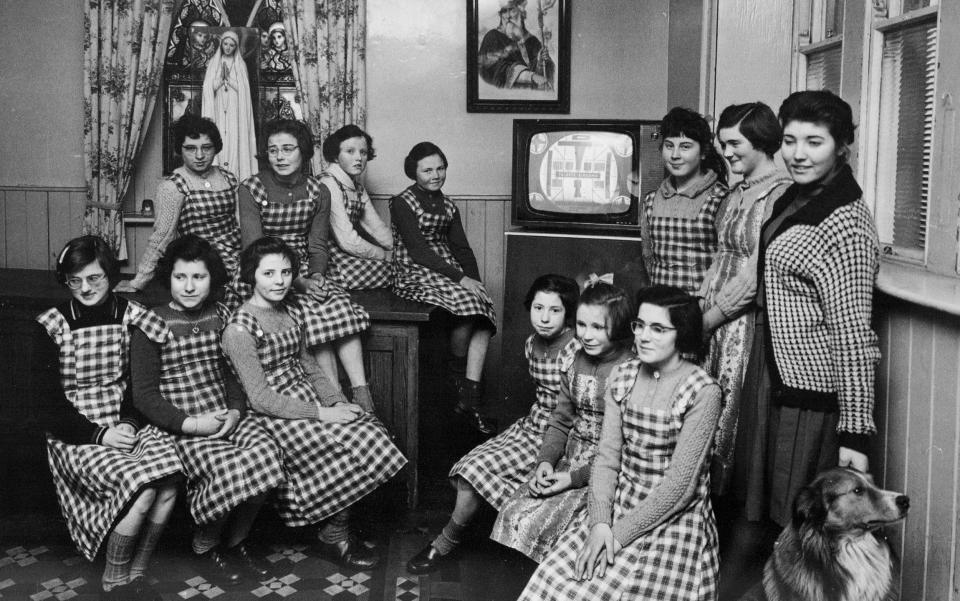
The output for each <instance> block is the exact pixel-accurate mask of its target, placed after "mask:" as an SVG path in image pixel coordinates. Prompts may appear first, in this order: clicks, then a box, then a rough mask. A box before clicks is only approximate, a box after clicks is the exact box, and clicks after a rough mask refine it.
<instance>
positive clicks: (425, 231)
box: [390, 142, 497, 434]
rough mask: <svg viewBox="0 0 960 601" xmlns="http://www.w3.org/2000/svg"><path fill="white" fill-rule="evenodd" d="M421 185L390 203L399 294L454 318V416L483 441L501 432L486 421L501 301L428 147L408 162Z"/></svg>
mask: <svg viewBox="0 0 960 601" xmlns="http://www.w3.org/2000/svg"><path fill="white" fill-rule="evenodd" d="M403 172H404V173H405V174H406V175H407V177H409V178H410V179H412V180H414V182H415V183H414V184H413V185H412V186H410V187H409V188H407V189H406V190H404V191H403V192H402V193H400V194H399V195H397V196H394V197H393V198H391V199H390V217H391V220H392V222H393V234H394V255H393V257H394V284H393V286H394V292H395V293H396V294H397V296H401V297H403V298H408V299H411V300H415V301H420V302H423V303H429V304H431V305H437V306H438V307H440V308H442V309H444V310H445V311H447V312H448V313H450V314H451V315H452V316H453V319H454V322H453V327H452V329H451V330H450V357H449V358H448V359H447V364H446V372H447V373H446V375H445V382H446V388H447V392H448V394H450V396H452V397H454V398H455V399H456V400H455V405H454V411H455V412H456V413H458V414H460V415H462V416H464V417H466V418H467V419H468V420H469V421H470V423H471V425H472V426H473V427H474V428H475V429H476V430H478V431H479V432H481V433H484V434H492V433H493V432H495V431H496V425H495V423H494V422H493V420H490V419H489V418H486V417H484V416H483V415H481V413H480V402H481V399H482V398H483V393H482V389H481V380H482V375H483V362H484V360H485V359H486V356H487V346H488V344H489V343H490V337H491V336H493V334H494V332H495V331H496V321H497V316H496V313H495V312H494V309H493V301H492V300H491V299H490V295H489V294H487V290H486V288H484V286H483V283H482V282H481V281H480V270H479V268H478V266H477V258H476V257H475V256H474V254H473V250H472V249H471V248H470V243H469V242H468V241H467V235H466V234H465V233H464V231H463V223H462V222H461V221H460V212H459V211H458V210H457V207H456V206H455V205H454V204H453V201H451V200H450V199H449V198H447V197H446V196H444V195H443V192H442V190H441V188H443V184H444V182H446V180H447V157H446V155H444V154H443V151H442V150H440V148H438V147H437V146H436V145H435V144H433V143H431V142H420V143H419V144H417V145H415V146H414V147H413V148H411V149H410V153H409V154H408V155H407V156H406V158H405V159H404V160H403Z"/></svg>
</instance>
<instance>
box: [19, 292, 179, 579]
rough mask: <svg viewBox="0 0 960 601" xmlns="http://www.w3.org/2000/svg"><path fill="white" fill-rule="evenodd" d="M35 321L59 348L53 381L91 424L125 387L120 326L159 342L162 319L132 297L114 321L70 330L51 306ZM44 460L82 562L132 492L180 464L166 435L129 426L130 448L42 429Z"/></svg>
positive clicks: (124, 335)
mask: <svg viewBox="0 0 960 601" xmlns="http://www.w3.org/2000/svg"><path fill="white" fill-rule="evenodd" d="M37 321H38V322H39V323H40V324H41V325H42V326H43V327H44V328H45V329H46V331H47V334H49V335H50V338H52V339H53V340H54V342H56V343H57V346H59V347H60V352H59V355H60V381H61V383H62V384H63V391H64V393H65V394H66V396H67V399H69V400H70V402H71V403H72V404H73V406H74V407H75V408H76V409H77V411H78V412H80V413H81V414H82V415H83V416H84V417H86V418H87V419H89V420H90V421H91V422H93V423H95V424H97V425H98V426H103V427H110V426H114V425H116V424H117V423H119V421H120V404H121V402H122V401H123V398H124V394H125V393H126V390H127V386H128V375H129V360H130V358H129V349H130V334H129V331H128V327H129V326H131V325H133V326H136V327H139V328H140V329H141V330H143V331H144V333H146V334H147V336H148V337H149V338H151V339H152V340H153V341H154V342H161V341H162V339H163V335H164V330H165V329H166V328H165V327H164V324H163V322H162V321H160V320H159V319H158V318H157V317H156V316H155V315H154V314H153V313H152V312H149V311H147V310H146V309H145V308H144V307H142V306H140V305H138V304H137V303H135V302H132V301H131V302H130V303H128V304H127V308H126V310H125V311H124V314H123V317H122V319H121V322H120V323H118V324H110V325H102V326H94V327H89V328H81V329H78V330H72V329H71V328H70V325H69V323H68V322H67V319H66V317H64V316H63V314H62V313H60V311H59V310H58V309H55V308H54V309H50V310H48V311H46V312H44V313H42V314H41V315H40V316H39V317H37ZM47 459H48V461H49V464H50V472H51V474H52V475H53V483H54V486H55V488H56V491H57V498H58V499H59V501H60V510H61V511H62V513H63V517H64V518H65V519H66V520H67V529H68V530H69V531H70V536H71V538H73V542H74V544H75V545H76V546H77V550H78V551H80V553H81V554H82V555H83V556H84V557H86V558H87V559H88V560H90V561H93V559H94V557H95V556H96V554H97V550H98V549H99V548H100V545H101V544H103V541H104V539H106V537H107V536H108V535H109V534H110V530H111V528H112V527H113V525H114V524H115V523H116V521H117V519H119V517H120V516H121V514H122V513H123V511H124V510H125V509H126V508H127V507H128V506H129V504H130V503H131V502H132V501H133V500H134V499H135V498H136V497H137V495H138V494H139V493H140V491H141V490H143V488H144V487H146V486H148V485H149V484H150V483H152V482H156V481H157V480H160V479H161V478H164V477H166V476H170V475H173V474H176V473H177V472H179V471H180V470H181V465H180V459H179V458H178V457H177V452H176V449H175V448H174V445H173V440H172V439H171V437H170V436H169V435H168V434H165V433H163V432H161V431H160V430H158V429H157V428H155V427H153V426H145V427H143V428H141V429H140V430H139V431H138V432H137V442H136V444H135V445H134V447H133V449H132V450H131V451H121V450H119V449H115V448H112V447H107V446H103V445H98V444H77V445H75V444H67V443H64V442H61V441H60V440H58V439H56V438H54V437H53V436H50V435H47Z"/></svg>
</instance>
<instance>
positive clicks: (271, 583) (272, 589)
mask: <svg viewBox="0 0 960 601" xmlns="http://www.w3.org/2000/svg"><path fill="white" fill-rule="evenodd" d="M299 580H300V577H299V576H297V575H296V574H287V575H286V576H283V577H282V578H271V579H270V580H267V581H265V582H264V583H263V584H262V585H260V586H259V587H258V588H255V589H253V591H251V592H252V593H253V594H254V595H255V596H256V597H257V598H260V599H262V598H264V597H266V596H268V595H277V596H279V597H289V596H290V595H292V594H294V593H295V592H297V589H295V588H294V587H292V586H290V585H292V584H294V583H295V582H299Z"/></svg>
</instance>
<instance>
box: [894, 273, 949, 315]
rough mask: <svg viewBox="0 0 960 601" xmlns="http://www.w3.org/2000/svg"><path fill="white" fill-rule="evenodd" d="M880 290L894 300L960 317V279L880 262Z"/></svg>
mask: <svg viewBox="0 0 960 601" xmlns="http://www.w3.org/2000/svg"><path fill="white" fill-rule="evenodd" d="M877 289H879V290H880V291H881V292H883V293H885V294H889V295H890V296H892V297H894V298H898V299H901V300H905V301H908V302H911V303H914V304H917V305H920V306H922V307H929V308H931V309H937V310H939V311H944V312H946V313H950V314H951V315H957V316H960V278H954V277H950V276H945V275H938V274H934V273H929V272H927V271H924V270H923V268H920V267H914V266H910V265H902V264H899V263H892V262H889V261H881V262H880V275H879V276H878V277H877Z"/></svg>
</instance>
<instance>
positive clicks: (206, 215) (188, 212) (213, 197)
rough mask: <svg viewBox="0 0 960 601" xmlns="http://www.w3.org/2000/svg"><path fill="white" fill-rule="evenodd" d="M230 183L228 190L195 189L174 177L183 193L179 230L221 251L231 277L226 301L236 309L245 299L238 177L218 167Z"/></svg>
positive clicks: (175, 175) (225, 297)
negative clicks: (241, 287) (239, 278)
mask: <svg viewBox="0 0 960 601" xmlns="http://www.w3.org/2000/svg"><path fill="white" fill-rule="evenodd" d="M217 169H219V170H220V173H221V174H222V175H223V178H224V179H225V180H227V185H228V186H229V187H228V188H227V189H226V190H194V189H192V188H190V186H189V184H187V180H186V179H184V177H183V176H182V175H180V174H179V173H177V172H176V171H174V172H173V174H172V175H171V176H170V179H171V180H173V182H174V184H176V186H177V190H178V191H179V192H180V193H181V194H183V196H184V201H183V206H182V207H181V208H180V217H179V219H178V220H177V233H178V234H179V235H181V236H183V235H185V234H194V235H196V236H200V237H201V238H203V239H204V240H206V241H207V242H209V243H210V244H211V245H212V246H213V247H214V248H215V249H216V250H217V253H219V255H220V258H221V259H222V260H223V264H224V265H225V266H226V268H227V273H228V274H229V276H230V283H229V284H228V285H227V287H226V291H225V295H224V302H225V303H226V304H227V306H229V307H230V308H231V309H236V308H237V307H239V306H240V303H241V302H242V300H243V299H242V297H241V292H240V290H239V289H238V287H237V276H238V275H239V271H240V225H239V224H238V223H237V213H236V211H237V178H236V176H235V175H233V173H230V172H229V171H227V170H226V169H222V168H220V167H217Z"/></svg>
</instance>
